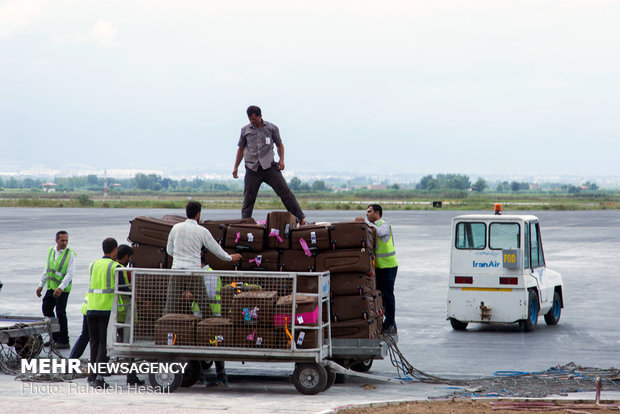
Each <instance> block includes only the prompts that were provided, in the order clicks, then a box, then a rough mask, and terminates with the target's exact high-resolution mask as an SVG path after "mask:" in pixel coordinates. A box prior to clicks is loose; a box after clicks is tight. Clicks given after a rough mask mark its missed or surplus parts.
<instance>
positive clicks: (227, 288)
mask: <svg viewBox="0 0 620 414" xmlns="http://www.w3.org/2000/svg"><path fill="white" fill-rule="evenodd" d="M261 290H263V288H262V287H261V286H259V285H256V284H249V283H244V282H241V281H233V280H230V279H229V278H228V277H227V276H222V289H221V290H220V300H221V301H222V306H221V308H222V315H225V316H228V315H230V314H231V313H232V303H233V299H234V298H235V296H237V295H238V294H240V293H243V292H256V291H261Z"/></svg>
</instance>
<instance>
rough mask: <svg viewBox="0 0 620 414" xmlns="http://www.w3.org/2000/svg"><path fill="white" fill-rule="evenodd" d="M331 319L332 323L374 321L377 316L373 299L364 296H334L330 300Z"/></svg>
mask: <svg viewBox="0 0 620 414" xmlns="http://www.w3.org/2000/svg"><path fill="white" fill-rule="evenodd" d="M330 305H331V312H332V314H331V318H332V321H333V322H344V321H350V320H355V319H366V320H370V319H375V318H377V316H379V313H378V311H377V305H376V303H375V298H373V297H372V296H370V295H364V296H336V297H333V298H332V299H331V303H330Z"/></svg>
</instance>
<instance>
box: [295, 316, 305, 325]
mask: <svg viewBox="0 0 620 414" xmlns="http://www.w3.org/2000/svg"><path fill="white" fill-rule="evenodd" d="M297 323H298V324H300V325H303V323H304V317H303V316H302V315H299V316H298V317H297Z"/></svg>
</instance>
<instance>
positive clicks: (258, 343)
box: [256, 336, 263, 345]
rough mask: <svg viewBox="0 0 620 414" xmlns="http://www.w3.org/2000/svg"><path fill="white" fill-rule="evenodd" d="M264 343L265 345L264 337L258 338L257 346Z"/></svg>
mask: <svg viewBox="0 0 620 414" xmlns="http://www.w3.org/2000/svg"><path fill="white" fill-rule="evenodd" d="M262 343H263V338H262V337H260V336H259V337H258V338H256V345H262Z"/></svg>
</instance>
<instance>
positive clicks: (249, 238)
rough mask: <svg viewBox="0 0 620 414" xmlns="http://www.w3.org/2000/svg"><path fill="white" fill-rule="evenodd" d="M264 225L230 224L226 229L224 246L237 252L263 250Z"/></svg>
mask: <svg viewBox="0 0 620 414" xmlns="http://www.w3.org/2000/svg"><path fill="white" fill-rule="evenodd" d="M264 243H265V226H262V225H260V224H231V225H229V226H228V230H226V242H225V246H226V247H227V248H229V249H236V250H237V251H238V252H242V251H253V252H260V251H262V250H263V247H264Z"/></svg>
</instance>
